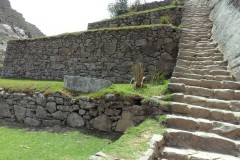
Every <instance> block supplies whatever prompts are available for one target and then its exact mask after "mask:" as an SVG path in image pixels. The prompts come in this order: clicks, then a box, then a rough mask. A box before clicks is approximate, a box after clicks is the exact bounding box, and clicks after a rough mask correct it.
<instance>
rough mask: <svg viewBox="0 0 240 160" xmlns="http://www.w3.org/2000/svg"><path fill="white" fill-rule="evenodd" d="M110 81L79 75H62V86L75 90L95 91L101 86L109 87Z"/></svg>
mask: <svg viewBox="0 0 240 160" xmlns="http://www.w3.org/2000/svg"><path fill="white" fill-rule="evenodd" d="M110 85H112V82H110V81H108V80H104V79H97V78H89V77H81V76H64V88H65V89H68V90H71V91H77V92H84V93H89V92H96V91H98V90H100V89H102V88H105V87H109V86H110Z"/></svg>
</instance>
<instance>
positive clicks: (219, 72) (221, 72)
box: [174, 66, 231, 76]
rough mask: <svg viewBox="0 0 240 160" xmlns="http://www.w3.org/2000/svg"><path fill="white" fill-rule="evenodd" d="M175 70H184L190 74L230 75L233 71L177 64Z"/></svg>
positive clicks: (183, 71)
mask: <svg viewBox="0 0 240 160" xmlns="http://www.w3.org/2000/svg"><path fill="white" fill-rule="evenodd" d="M174 72H182V73H188V74H200V75H213V76H217V75H218V76H220V75H221V76H230V75H231V73H230V72H229V71H226V70H209V69H191V68H185V67H179V66H176V67H175V69H174Z"/></svg>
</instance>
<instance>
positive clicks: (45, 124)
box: [42, 120, 61, 127]
mask: <svg viewBox="0 0 240 160" xmlns="http://www.w3.org/2000/svg"><path fill="white" fill-rule="evenodd" d="M57 125H61V121H60V120H44V121H42V126H43V127H53V126H57Z"/></svg>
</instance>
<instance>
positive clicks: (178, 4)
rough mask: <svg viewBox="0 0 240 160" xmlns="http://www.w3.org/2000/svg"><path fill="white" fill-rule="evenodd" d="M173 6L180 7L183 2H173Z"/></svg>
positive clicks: (176, 0)
mask: <svg viewBox="0 0 240 160" xmlns="http://www.w3.org/2000/svg"><path fill="white" fill-rule="evenodd" d="M172 5H174V6H180V5H181V2H180V1H179V0H174V1H172Z"/></svg>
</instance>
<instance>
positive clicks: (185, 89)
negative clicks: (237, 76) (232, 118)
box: [168, 80, 240, 100]
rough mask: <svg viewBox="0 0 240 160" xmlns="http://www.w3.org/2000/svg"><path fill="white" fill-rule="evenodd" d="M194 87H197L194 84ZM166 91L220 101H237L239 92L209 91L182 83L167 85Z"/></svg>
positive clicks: (225, 90)
mask: <svg viewBox="0 0 240 160" xmlns="http://www.w3.org/2000/svg"><path fill="white" fill-rule="evenodd" d="M196 82H197V80H196ZM189 83H194V81H191V82H189ZM194 85H197V84H194ZM168 89H169V90H170V91H172V92H175V93H184V94H189V95H194V96H201V97H206V98H215V99H220V100H239V99H240V91H239V90H232V89H209V88H206V87H198V86H193V85H185V84H184V83H169V84H168Z"/></svg>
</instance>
